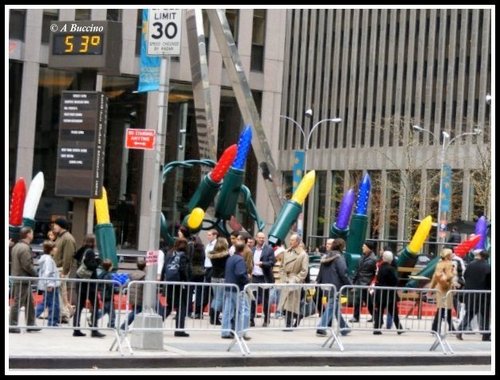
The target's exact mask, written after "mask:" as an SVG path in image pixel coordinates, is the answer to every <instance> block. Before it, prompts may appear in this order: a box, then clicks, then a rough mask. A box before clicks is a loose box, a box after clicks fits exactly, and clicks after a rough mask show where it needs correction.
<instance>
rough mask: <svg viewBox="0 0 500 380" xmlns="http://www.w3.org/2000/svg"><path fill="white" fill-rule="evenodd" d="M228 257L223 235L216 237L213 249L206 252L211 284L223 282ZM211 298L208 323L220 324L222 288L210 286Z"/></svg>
mask: <svg viewBox="0 0 500 380" xmlns="http://www.w3.org/2000/svg"><path fill="white" fill-rule="evenodd" d="M228 258H229V251H228V244H227V240H226V238H225V237H218V238H217V242H216V243H215V246H214V249H213V251H211V252H209V253H208V259H210V261H211V262H212V280H211V282H212V284H222V283H224V269H225V266H226V261H227V259H228ZM212 293H213V298H212V302H211V303H210V324H212V325H220V324H221V322H220V320H219V316H220V313H221V312H222V307H223V302H224V300H223V298H224V288H223V287H221V286H214V287H213V288H212Z"/></svg>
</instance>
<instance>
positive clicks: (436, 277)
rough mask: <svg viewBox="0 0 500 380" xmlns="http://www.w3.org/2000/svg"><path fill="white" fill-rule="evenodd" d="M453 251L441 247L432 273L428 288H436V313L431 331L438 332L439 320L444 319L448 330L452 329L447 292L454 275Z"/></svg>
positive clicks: (450, 298)
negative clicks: (439, 256) (439, 255)
mask: <svg viewBox="0 0 500 380" xmlns="http://www.w3.org/2000/svg"><path fill="white" fill-rule="evenodd" d="M452 256H453V252H452V250H451V249H449V248H443V250H442V251H441V259H440V260H439V262H438V263H437V265H436V269H435V270H434V274H433V275H432V279H431V283H430V288H433V289H436V293H435V296H436V305H437V309H436V314H435V315H434V320H433V322H432V331H434V332H436V333H438V334H440V332H441V320H442V319H446V321H447V322H448V326H449V330H450V331H454V330H455V329H454V327H453V323H452V321H451V311H452V308H453V297H452V296H451V294H448V296H447V293H448V291H449V290H451V289H452V288H453V278H454V277H455V276H456V271H455V267H454V266H453V263H452V261H451V260H452Z"/></svg>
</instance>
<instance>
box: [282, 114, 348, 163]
mask: <svg viewBox="0 0 500 380" xmlns="http://www.w3.org/2000/svg"><path fill="white" fill-rule="evenodd" d="M306 115H307V116H312V111H311V109H308V110H307V111H306ZM280 117H282V118H284V119H287V120H289V121H291V122H292V123H293V124H294V125H295V126H296V127H297V128H299V131H300V133H302V137H304V142H305V145H304V146H305V149H303V151H304V168H303V170H302V171H303V172H304V173H305V172H306V171H307V151H308V150H309V142H310V141H311V136H312V134H313V132H314V130H315V129H316V128H317V127H318V125H320V124H322V123H325V122H327V121H331V122H332V123H340V122H341V121H342V119H341V118H339V117H335V118H328V119H322V120H320V121H318V122H317V123H316V124H314V125H313V126H312V128H311V130H310V131H309V133H308V134H307V136H306V133H305V132H304V129H303V128H302V126H301V125H300V124H299V123H297V121H295V120H294V119H292V118H291V117H289V116H285V115H280Z"/></svg>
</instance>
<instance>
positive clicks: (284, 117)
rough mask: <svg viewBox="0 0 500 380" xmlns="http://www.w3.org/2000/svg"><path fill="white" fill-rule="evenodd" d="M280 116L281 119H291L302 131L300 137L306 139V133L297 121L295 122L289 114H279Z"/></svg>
mask: <svg viewBox="0 0 500 380" xmlns="http://www.w3.org/2000/svg"><path fill="white" fill-rule="evenodd" d="M280 117H282V118H283V119H287V120H289V121H291V122H292V123H293V124H295V125H296V126H297V127H298V128H299V130H300V133H302V137H303V138H304V140H305V139H306V133H305V132H304V129H303V128H302V126H301V125H300V124H299V123H297V122H296V121H295V120H294V119H292V118H291V117H289V116H285V115H280Z"/></svg>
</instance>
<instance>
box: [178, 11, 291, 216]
mask: <svg viewBox="0 0 500 380" xmlns="http://www.w3.org/2000/svg"><path fill="white" fill-rule="evenodd" d="M206 12H207V15H208V18H209V20H210V25H211V27H212V29H213V32H214V35H215V38H216V40H217V44H218V46H219V49H220V52H221V54H222V58H223V60H224V66H225V68H226V70H227V74H228V76H229V79H230V81H231V83H232V85H233V90H234V93H235V96H236V100H237V102H238V106H239V108H240V112H241V115H242V117H243V121H244V123H245V124H249V125H251V126H252V133H253V135H255V136H257V139H252V147H253V150H254V152H255V156H256V158H257V161H258V163H259V166H260V167H262V166H263V165H267V168H268V169H269V174H270V176H271V178H273V181H270V180H265V181H264V183H265V185H266V189H267V193H268V195H269V199H270V201H271V204H272V207H273V210H274V212H275V213H276V214H278V213H279V211H280V210H281V206H282V201H281V197H280V195H279V194H281V176H278V175H277V172H276V165H275V164H274V160H273V157H272V155H271V149H270V147H269V144H268V142H267V138H266V134H265V132H264V128H263V127H262V124H261V122H260V116H259V113H258V111H257V107H256V106H255V102H254V99H253V96H252V92H251V90H250V86H249V85H248V80H247V78H246V76H245V73H244V71H243V65H242V63H241V59H240V56H239V53H238V49H237V48H236V44H235V42H234V38H233V35H232V32H231V29H230V28H229V23H228V21H227V18H226V14H225V12H224V10H221V9H207V10H206ZM186 23H187V29H188V41H189V57H190V60H191V75H192V83H193V95H194V106H195V112H196V125H197V134H198V143H199V146H200V157H207V158H210V159H212V160H214V161H216V159H217V158H216V151H215V138H214V135H215V133H214V125H213V124H214V123H213V117H212V111H211V104H210V87H209V81H208V61H207V51H206V43H205V34H204V30H203V17H202V11H201V10H200V9H196V10H194V9H190V10H187V13H186Z"/></svg>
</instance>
